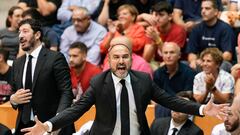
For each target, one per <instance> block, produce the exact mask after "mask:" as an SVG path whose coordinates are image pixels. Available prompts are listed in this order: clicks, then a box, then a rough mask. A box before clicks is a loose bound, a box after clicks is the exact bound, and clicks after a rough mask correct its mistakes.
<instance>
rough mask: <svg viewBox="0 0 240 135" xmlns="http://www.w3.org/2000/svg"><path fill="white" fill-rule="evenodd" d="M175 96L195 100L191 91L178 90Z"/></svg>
mask: <svg viewBox="0 0 240 135" xmlns="http://www.w3.org/2000/svg"><path fill="white" fill-rule="evenodd" d="M176 96H177V97H182V98H187V99H189V100H190V101H194V102H196V100H195V99H194V98H193V92H192V91H190V90H189V91H180V92H178V93H177V94H176Z"/></svg>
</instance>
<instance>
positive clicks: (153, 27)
mask: <svg viewBox="0 0 240 135" xmlns="http://www.w3.org/2000/svg"><path fill="white" fill-rule="evenodd" d="M172 12H173V8H172V6H171V5H170V4H169V3H168V2H166V1H162V2H158V3H156V4H155V5H154V6H153V7H152V14H146V13H143V14H141V15H139V16H138V18H137V20H138V21H139V22H140V23H141V24H142V25H144V26H146V27H147V28H146V35H147V36H149V37H150V38H151V39H152V40H153V41H154V44H153V45H147V46H145V48H144V51H145V52H144V54H146V55H148V56H146V55H145V56H146V58H147V59H148V60H151V59H152V58H153V57H154V54H155V58H156V59H155V60H156V61H161V50H162V45H163V43H164V42H174V43H177V44H178V46H179V47H180V48H181V49H183V48H184V46H185V43H186V38H187V32H186V31H185V29H184V28H183V27H182V26H180V25H177V24H175V23H174V22H173V21H172V18H173V17H172ZM154 52H156V53H154ZM182 58H184V57H183V56H182Z"/></svg>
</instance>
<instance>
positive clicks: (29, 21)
mask: <svg viewBox="0 0 240 135" xmlns="http://www.w3.org/2000/svg"><path fill="white" fill-rule="evenodd" d="M24 24H29V25H30V26H31V28H32V30H33V32H34V33H36V32H38V31H39V32H40V33H41V35H40V40H41V41H42V37H43V32H42V25H41V23H40V22H39V21H37V20H35V19H26V20H22V21H21V22H20V23H19V27H21V26H22V25H24Z"/></svg>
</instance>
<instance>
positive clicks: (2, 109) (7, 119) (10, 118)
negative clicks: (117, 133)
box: [0, 102, 221, 135]
mask: <svg viewBox="0 0 240 135" xmlns="http://www.w3.org/2000/svg"><path fill="white" fill-rule="evenodd" d="M0 114H1V115H0V123H2V124H4V125H6V126H7V127H8V128H10V129H12V128H14V127H15V122H16V117H17V111H16V110H14V109H12V107H11V105H10V104H9V102H7V103H4V104H2V105H0ZM94 116H95V107H94V106H93V107H92V108H91V109H90V110H89V111H88V112H87V113H85V114H84V115H83V116H82V117H81V118H80V119H78V120H77V121H76V122H75V128H76V130H79V129H80V127H81V126H82V125H83V124H84V123H86V122H88V121H89V120H94ZM146 116H147V120H148V124H149V126H150V125H151V123H152V122H153V120H154V106H153V105H149V106H148V109H147V111H146ZM194 123H195V124H196V125H198V126H199V127H200V128H201V129H202V130H203V131H204V135H211V131H212V128H213V127H214V126H215V125H217V124H219V123H221V120H219V119H216V118H214V117H198V116H195V117H194Z"/></svg>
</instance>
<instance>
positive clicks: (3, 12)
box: [0, 0, 18, 29]
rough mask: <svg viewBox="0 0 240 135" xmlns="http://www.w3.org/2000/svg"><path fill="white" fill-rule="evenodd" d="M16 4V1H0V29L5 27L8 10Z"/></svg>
mask: <svg viewBox="0 0 240 135" xmlns="http://www.w3.org/2000/svg"><path fill="white" fill-rule="evenodd" d="M17 2H18V0H0V29H1V28H3V27H5V21H6V17H7V12H8V10H9V8H10V7H11V6H13V5H15V4H16V3H17Z"/></svg>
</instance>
